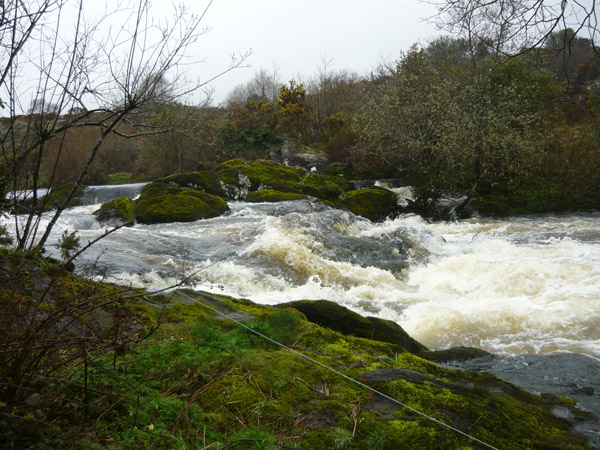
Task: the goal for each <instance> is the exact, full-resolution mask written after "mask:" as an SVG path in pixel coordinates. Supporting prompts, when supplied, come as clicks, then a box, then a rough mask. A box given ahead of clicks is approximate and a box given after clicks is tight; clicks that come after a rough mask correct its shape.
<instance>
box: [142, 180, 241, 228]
mask: <svg viewBox="0 0 600 450" xmlns="http://www.w3.org/2000/svg"><path fill="white" fill-rule="evenodd" d="M146 188H148V189H146ZM136 206H137V208H136V219H137V220H138V221H139V222H141V223H165V222H193V221H195V220H199V219H206V218H210V217H216V216H220V215H221V214H223V213H224V212H225V211H227V210H229V207H228V206H227V202H225V200H223V199H222V198H221V197H218V196H216V195H211V194H207V193H206V192H202V191H199V190H195V189H181V188H176V187H174V186H170V185H167V184H164V183H152V184H151V185H148V186H145V187H144V189H143V190H142V193H141V195H140V197H139V198H138V200H137V202H136Z"/></svg>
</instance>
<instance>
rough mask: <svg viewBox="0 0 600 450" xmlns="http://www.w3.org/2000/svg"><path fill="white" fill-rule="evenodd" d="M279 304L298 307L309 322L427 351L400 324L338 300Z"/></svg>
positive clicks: (409, 350) (415, 350)
mask: <svg viewBox="0 0 600 450" xmlns="http://www.w3.org/2000/svg"><path fill="white" fill-rule="evenodd" d="M278 307H281V308H294V309H297V310H298V311H300V312H301V313H302V314H304V315H305V316H306V318H307V319H308V320H309V321H311V322H313V323H316V324H319V325H321V326H323V327H327V328H330V329H332V330H334V331H337V332H339V333H342V334H345V335H348V336H356V337H362V338H367V339H374V340H376V341H380V342H388V343H390V344H393V345H394V346H397V350H398V351H408V352H411V353H415V354H419V353H421V352H425V351H427V347H425V346H424V345H423V344H421V343H419V342H417V341H416V340H414V339H413V338H411V337H410V336H409V335H408V334H407V333H406V331H404V330H403V329H402V327H401V326H400V325H398V324H397V323H395V322H392V321H391V320H384V319H379V318H377V317H363V316H361V315H360V314H357V313H355V312H354V311H350V310H349V309H348V308H345V307H343V306H341V305H338V304H337V303H334V302H330V301H327V300H300V301H295V302H289V303H283V304H281V305H278Z"/></svg>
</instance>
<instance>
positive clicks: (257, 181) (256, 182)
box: [215, 159, 304, 200]
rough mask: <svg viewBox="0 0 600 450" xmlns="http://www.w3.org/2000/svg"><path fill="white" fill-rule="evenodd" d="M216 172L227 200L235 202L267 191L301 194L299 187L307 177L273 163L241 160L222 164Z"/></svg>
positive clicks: (291, 168) (300, 172) (290, 168)
mask: <svg viewBox="0 0 600 450" xmlns="http://www.w3.org/2000/svg"><path fill="white" fill-rule="evenodd" d="M215 172H216V173H217V174H218V175H219V177H220V185H221V187H222V189H223V190H224V191H225V195H226V197H227V198H230V199H233V200H245V199H246V197H247V195H248V192H250V191H260V190H263V189H269V190H276V191H280V192H294V193H300V187H299V183H300V181H301V180H302V177H303V175H304V174H303V173H302V171H301V170H299V169H295V168H293V167H288V166H283V165H281V164H277V163H275V162H273V161H266V160H258V161H253V162H246V161H243V160H241V159H232V160H231V161H226V162H224V163H222V164H219V165H218V166H217V167H215Z"/></svg>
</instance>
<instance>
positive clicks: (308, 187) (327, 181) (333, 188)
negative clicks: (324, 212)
mask: <svg viewBox="0 0 600 450" xmlns="http://www.w3.org/2000/svg"><path fill="white" fill-rule="evenodd" d="M353 187H354V185H353V184H352V182H351V181H348V180H346V179H345V178H342V177H339V176H336V175H323V174H320V173H310V174H308V175H307V176H305V177H304V178H303V179H302V181H301V182H300V190H301V191H302V193H304V194H308V195H312V196H313V197H317V198H321V199H323V200H329V201H336V200H337V198H338V197H339V196H340V194H342V193H344V192H346V191H349V190H351V189H352V188H353Z"/></svg>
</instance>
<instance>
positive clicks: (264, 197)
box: [246, 189, 308, 203]
mask: <svg viewBox="0 0 600 450" xmlns="http://www.w3.org/2000/svg"><path fill="white" fill-rule="evenodd" d="M305 198H308V196H307V195H304V194H295V193H293V192H281V191H275V190H273V189H263V190H262V191H251V192H248V195H247V196H246V200H247V201H249V202H257V203H258V202H286V201H290V200H303V199H305Z"/></svg>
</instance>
